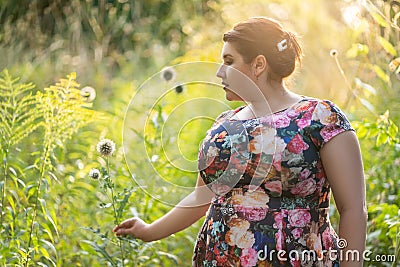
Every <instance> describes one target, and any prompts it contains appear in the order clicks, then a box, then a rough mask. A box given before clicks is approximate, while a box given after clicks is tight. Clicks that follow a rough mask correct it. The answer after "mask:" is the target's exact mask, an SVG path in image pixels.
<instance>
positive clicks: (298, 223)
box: [288, 209, 311, 227]
mask: <svg viewBox="0 0 400 267" xmlns="http://www.w3.org/2000/svg"><path fill="white" fill-rule="evenodd" d="M288 220H289V223H290V226H292V227H305V226H306V225H307V224H308V223H310V221H311V214H310V212H309V211H308V210H304V209H293V210H289V211H288Z"/></svg>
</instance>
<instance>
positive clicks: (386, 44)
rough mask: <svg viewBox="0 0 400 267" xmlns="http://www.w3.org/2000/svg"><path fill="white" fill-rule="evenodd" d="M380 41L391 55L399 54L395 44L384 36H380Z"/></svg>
mask: <svg viewBox="0 0 400 267" xmlns="http://www.w3.org/2000/svg"><path fill="white" fill-rule="evenodd" d="M378 40H379V43H380V44H381V46H382V47H383V49H385V51H386V52H388V53H389V54H390V55H392V56H393V57H395V56H397V51H396V49H395V48H394V46H393V45H392V44H391V43H390V42H389V41H387V40H386V39H385V38H383V37H382V36H379V39H378Z"/></svg>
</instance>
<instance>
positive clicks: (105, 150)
mask: <svg viewBox="0 0 400 267" xmlns="http://www.w3.org/2000/svg"><path fill="white" fill-rule="evenodd" d="M96 149H97V152H99V153H100V154H101V155H103V156H106V157H108V156H111V155H112V154H113V153H114V152H115V143H114V142H113V141H111V140H110V139H102V140H100V142H98V143H97V146H96Z"/></svg>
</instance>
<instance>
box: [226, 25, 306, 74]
mask: <svg viewBox="0 0 400 267" xmlns="http://www.w3.org/2000/svg"><path fill="white" fill-rule="evenodd" d="M223 40H224V42H229V43H232V45H233V46H234V47H235V49H236V50H237V51H238V52H239V53H240V54H241V55H242V57H243V58H244V60H245V62H246V63H250V62H251V61H252V60H253V59H254V58H255V57H256V56H258V55H264V56H265V58H266V59H267V62H268V65H269V68H270V72H269V79H272V80H278V81H281V80H282V79H283V78H285V77H288V76H289V75H290V74H292V73H293V71H294V70H295V68H296V62H298V63H300V64H301V58H302V49H301V47H300V45H299V42H298V40H297V37H296V35H295V34H294V33H292V32H289V31H285V30H284V29H283V27H282V25H281V24H280V23H279V22H278V21H276V20H274V19H270V18H265V17H255V18H250V19H247V20H245V21H242V22H240V23H238V24H236V25H235V26H234V27H233V29H232V30H230V31H228V32H227V33H225V34H224V37H223Z"/></svg>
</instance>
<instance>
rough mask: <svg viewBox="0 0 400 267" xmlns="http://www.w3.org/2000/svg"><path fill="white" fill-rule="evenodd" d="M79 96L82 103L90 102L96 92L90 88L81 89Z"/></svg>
mask: <svg viewBox="0 0 400 267" xmlns="http://www.w3.org/2000/svg"><path fill="white" fill-rule="evenodd" d="M81 96H82V97H83V99H84V101H86V102H92V101H93V100H94V99H95V98H96V90H95V89H94V88H93V87H90V86H86V87H83V88H82V89H81Z"/></svg>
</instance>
